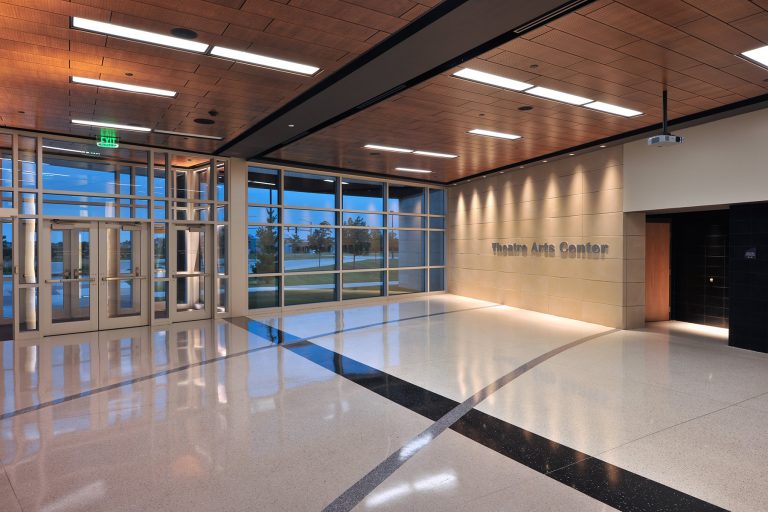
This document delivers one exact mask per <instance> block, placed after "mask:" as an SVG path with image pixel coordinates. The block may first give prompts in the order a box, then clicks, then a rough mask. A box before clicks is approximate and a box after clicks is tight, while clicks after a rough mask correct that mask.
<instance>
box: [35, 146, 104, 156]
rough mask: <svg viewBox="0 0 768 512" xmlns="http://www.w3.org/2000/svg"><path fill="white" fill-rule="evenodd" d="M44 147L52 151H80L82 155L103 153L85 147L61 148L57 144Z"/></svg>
mask: <svg viewBox="0 0 768 512" xmlns="http://www.w3.org/2000/svg"><path fill="white" fill-rule="evenodd" d="M43 149H50V150H52V151H66V152H67V153H79V154H81V155H100V154H101V153H95V152H93V151H86V150H85V149H72V148H59V147H56V146H43Z"/></svg>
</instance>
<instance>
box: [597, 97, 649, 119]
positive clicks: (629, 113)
mask: <svg viewBox="0 0 768 512" xmlns="http://www.w3.org/2000/svg"><path fill="white" fill-rule="evenodd" d="M584 106H585V107H587V108H592V109H595V110H600V111H601V112H608V113H609V114H616V115H619V116H624V117H635V116H639V115H641V114H642V112H639V111H637V110H632V109H631V108H624V107H619V106H618V105H611V104H610V103H603V102H602V101H593V102H592V103H587V104H586V105H584Z"/></svg>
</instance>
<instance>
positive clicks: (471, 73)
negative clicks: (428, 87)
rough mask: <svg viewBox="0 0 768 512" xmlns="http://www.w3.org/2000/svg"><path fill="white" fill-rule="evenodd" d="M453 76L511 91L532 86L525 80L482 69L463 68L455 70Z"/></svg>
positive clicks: (522, 89)
mask: <svg viewBox="0 0 768 512" xmlns="http://www.w3.org/2000/svg"><path fill="white" fill-rule="evenodd" d="M453 76H456V77H459V78H464V79H465V80H470V81H472V82H480V83H481V84H487V85H495V86H496V87H501V88H502V89H509V90H511V91H525V90H526V89H530V88H532V87H533V85H532V84H527V83H525V82H518V81H517V80H512V79H511V78H506V77H503V76H499V75H494V74H492V73H486V72H484V71H478V70H476V69H470V68H464V69H462V70H461V71H457V72H456V73H454V74H453Z"/></svg>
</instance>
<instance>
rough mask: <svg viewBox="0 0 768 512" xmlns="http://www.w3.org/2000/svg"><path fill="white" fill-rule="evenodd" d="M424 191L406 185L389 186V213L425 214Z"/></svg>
mask: <svg viewBox="0 0 768 512" xmlns="http://www.w3.org/2000/svg"><path fill="white" fill-rule="evenodd" d="M424 197H425V195H424V189H423V188H421V187H410V186H407V185H390V186H389V211H391V212H400V213H425V208H424V202H425V201H424Z"/></svg>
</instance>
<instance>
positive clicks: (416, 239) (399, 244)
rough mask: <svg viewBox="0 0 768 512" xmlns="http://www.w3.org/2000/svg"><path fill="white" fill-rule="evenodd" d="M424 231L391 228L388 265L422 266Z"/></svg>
mask: <svg viewBox="0 0 768 512" xmlns="http://www.w3.org/2000/svg"><path fill="white" fill-rule="evenodd" d="M424 233H425V232H424V231H402V230H392V231H390V232H389V266H390V267H423V266H424V264H425V257H424Z"/></svg>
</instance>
